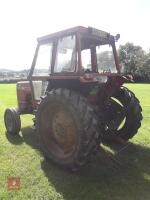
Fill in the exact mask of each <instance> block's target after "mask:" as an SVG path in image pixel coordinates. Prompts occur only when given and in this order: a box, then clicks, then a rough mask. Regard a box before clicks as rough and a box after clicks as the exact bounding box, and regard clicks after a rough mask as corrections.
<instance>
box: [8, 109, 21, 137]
mask: <svg viewBox="0 0 150 200" xmlns="http://www.w3.org/2000/svg"><path fill="white" fill-rule="evenodd" d="M4 122H5V127H6V130H7V132H8V133H9V134H12V135H15V134H18V133H19V131H20V128H21V120H20V115H19V113H18V111H17V110H16V109H15V108H7V109H6V110H5V113H4Z"/></svg>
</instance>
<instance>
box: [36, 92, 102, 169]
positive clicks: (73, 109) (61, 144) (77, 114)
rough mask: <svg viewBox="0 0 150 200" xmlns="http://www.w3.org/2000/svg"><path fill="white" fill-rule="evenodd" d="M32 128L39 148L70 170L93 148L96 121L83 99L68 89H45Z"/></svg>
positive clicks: (83, 160)
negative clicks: (35, 130) (37, 135)
mask: <svg viewBox="0 0 150 200" xmlns="http://www.w3.org/2000/svg"><path fill="white" fill-rule="evenodd" d="M36 128H37V132H38V134H39V137H40V138H39V140H40V146H41V150H42V151H43V153H44V154H45V156H46V157H47V158H49V159H50V160H51V161H53V162H54V163H56V164H58V165H60V166H63V167H66V168H69V169H71V170H73V171H76V170H78V169H79V168H80V167H81V166H83V165H84V164H86V163H87V162H88V161H89V158H90V157H91V155H92V154H93V152H94V150H95V149H96V148H97V139H98V137H99V136H98V131H97V120H96V119H95V116H94V112H93V109H92V108H91V107H90V106H89V105H88V103H87V99H86V98H84V97H82V96H80V95H79V94H77V93H76V92H74V91H70V90H68V89H56V90H54V91H51V92H49V93H48V94H47V95H46V96H45V97H44V98H43V99H42V100H41V102H40V104H39V106H38V110H37V114H36Z"/></svg>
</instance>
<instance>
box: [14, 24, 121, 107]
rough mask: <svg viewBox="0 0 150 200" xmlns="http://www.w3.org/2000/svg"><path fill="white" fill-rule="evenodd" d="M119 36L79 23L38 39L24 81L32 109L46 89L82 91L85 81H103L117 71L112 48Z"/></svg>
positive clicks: (116, 60) (87, 82) (116, 73)
mask: <svg viewBox="0 0 150 200" xmlns="http://www.w3.org/2000/svg"><path fill="white" fill-rule="evenodd" d="M118 39H119V35H117V36H115V37H114V36H112V35H110V34H109V33H107V32H104V31H101V30H98V29H95V28H91V27H89V28H85V27H80V26H79V27H75V28H71V29H67V30H64V31H60V32H57V33H54V34H50V35H47V36H44V37H40V38H38V39H37V41H38V44H37V48H36V52H35V56H34V59H33V63H32V67H31V70H30V73H29V76H28V80H29V82H28V83H26V84H29V85H30V86H29V87H30V89H31V91H32V99H33V108H36V104H37V102H38V101H39V100H40V97H41V96H42V95H44V93H45V92H46V90H51V89H53V88H59V87H65V88H66V87H67V88H68V87H71V88H74V89H75V90H77V89H78V88H83V89H82V90H85V89H84V88H85V86H83V85H85V84H86V85H88V86H89V84H92V83H93V84H96V83H97V82H104V81H105V82H106V80H107V76H116V75H118V74H120V71H121V70H120V65H119V62H118V56H117V52H116V47H115V41H117V40H118ZM19 101H20V97H19ZM19 101H18V102H19ZM28 105H29V104H28Z"/></svg>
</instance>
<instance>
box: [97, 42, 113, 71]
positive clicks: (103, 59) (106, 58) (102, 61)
mask: <svg viewBox="0 0 150 200" xmlns="http://www.w3.org/2000/svg"><path fill="white" fill-rule="evenodd" d="M96 53H97V66H98V71H99V72H100V73H103V72H112V73H116V72H117V70H116V65H115V60H114V55H113V51H112V47H111V46H109V45H103V46H99V47H96Z"/></svg>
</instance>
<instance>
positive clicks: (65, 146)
mask: <svg viewBox="0 0 150 200" xmlns="http://www.w3.org/2000/svg"><path fill="white" fill-rule="evenodd" d="M40 132H41V133H42V138H43V140H44V144H45V145H46V148H47V150H48V152H49V153H50V154H51V155H52V156H53V157H55V158H59V159H65V158H67V157H68V156H70V155H71V154H72V153H73V152H74V150H75V148H76V144H77V127H76V125H75V122H74V119H73V116H72V114H71V113H70V112H69V111H68V110H65V109H64V108H63V106H60V105H55V106H54V105H53V107H51V106H50V107H49V108H47V109H45V110H43V112H42V115H41V123H40Z"/></svg>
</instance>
